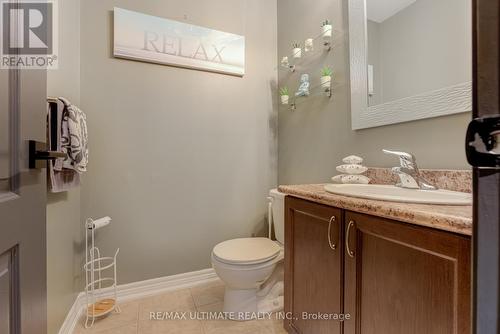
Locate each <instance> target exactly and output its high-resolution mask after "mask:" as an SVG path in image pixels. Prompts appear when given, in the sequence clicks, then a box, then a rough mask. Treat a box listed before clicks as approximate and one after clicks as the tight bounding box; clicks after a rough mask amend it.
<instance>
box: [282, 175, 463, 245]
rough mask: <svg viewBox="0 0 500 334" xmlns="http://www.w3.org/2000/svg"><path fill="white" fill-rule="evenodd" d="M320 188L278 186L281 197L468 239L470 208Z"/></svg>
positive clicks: (321, 185) (308, 185) (318, 186)
mask: <svg viewBox="0 0 500 334" xmlns="http://www.w3.org/2000/svg"><path fill="white" fill-rule="evenodd" d="M323 187H324V185H323V184H305V185H290V186H280V187H279V190H280V191H281V192H283V193H285V194H288V195H291V196H294V197H298V198H302V199H305V200H309V201H312V202H316V203H320V204H326V205H330V206H334V207H337V208H341V209H345V210H350V211H355V212H360V213H366V214H370V215H373V216H378V217H383V218H389V219H394V220H397V221H401V222H406V223H410V224H415V225H421V226H427V227H432V228H436V229H440V230H444V231H449V232H454V233H460V234H464V235H472V206H450V205H427V204H408V203H396V202H386V201H376V200H368V199H362V198H355V197H347V196H340V195H334V194H331V193H328V192H327V191H326V190H324V188H323Z"/></svg>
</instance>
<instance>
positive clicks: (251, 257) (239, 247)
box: [212, 189, 285, 320]
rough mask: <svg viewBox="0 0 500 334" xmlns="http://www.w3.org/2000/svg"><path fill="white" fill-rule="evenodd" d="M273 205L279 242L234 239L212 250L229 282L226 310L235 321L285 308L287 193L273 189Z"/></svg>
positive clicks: (220, 273)
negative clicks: (284, 266) (285, 216)
mask: <svg viewBox="0 0 500 334" xmlns="http://www.w3.org/2000/svg"><path fill="white" fill-rule="evenodd" d="M269 208H270V210H269V216H270V217H269V223H270V225H271V224H273V225H274V230H275V235H276V239H277V241H273V240H271V239H268V238H241V239H233V240H228V241H224V242H221V243H220V244H218V245H217V246H215V247H214V249H213V251H212V266H213V267H214V269H215V272H216V273H217V275H218V276H219V278H220V279H221V280H222V281H223V282H224V283H225V284H226V292H225V295H224V312H227V316H228V317H229V318H230V319H232V320H250V319H252V318H253V317H255V316H256V315H257V314H258V313H260V312H277V311H280V310H281V309H283V258H284V248H283V245H284V241H285V226H284V225H285V219H284V215H285V194H282V193H280V192H279V191H277V190H276V189H273V190H271V191H270V192H269ZM269 230H271V228H270V229H269Z"/></svg>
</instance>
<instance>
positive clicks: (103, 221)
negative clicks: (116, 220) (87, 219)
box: [89, 216, 111, 230]
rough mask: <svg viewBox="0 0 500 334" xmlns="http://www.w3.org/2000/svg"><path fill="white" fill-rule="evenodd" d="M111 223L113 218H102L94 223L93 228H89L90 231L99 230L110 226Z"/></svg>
mask: <svg viewBox="0 0 500 334" xmlns="http://www.w3.org/2000/svg"><path fill="white" fill-rule="evenodd" d="M109 223H111V217H108V216H106V217H102V218H99V219H97V220H94V221H92V224H91V226H89V227H90V228H89V229H94V230H98V229H100V228H101V227H104V226H106V225H109Z"/></svg>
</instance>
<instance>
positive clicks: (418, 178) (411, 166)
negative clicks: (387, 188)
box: [382, 150, 437, 190]
mask: <svg viewBox="0 0 500 334" xmlns="http://www.w3.org/2000/svg"><path fill="white" fill-rule="evenodd" d="M382 151H383V152H384V153H386V154H392V155H396V156H397V157H399V163H400V165H401V166H400V167H394V168H392V171H393V172H394V173H395V174H397V176H398V177H399V179H400V181H401V182H400V183H398V184H396V186H398V187H401V188H409V189H421V190H436V189H437V188H436V187H435V186H434V185H432V184H431V183H430V182H429V181H427V180H426V179H424V178H423V176H422V175H421V174H420V171H419V170H418V167H417V161H416V159H415V156H414V155H413V154H411V153H406V152H398V151H389V150H382Z"/></svg>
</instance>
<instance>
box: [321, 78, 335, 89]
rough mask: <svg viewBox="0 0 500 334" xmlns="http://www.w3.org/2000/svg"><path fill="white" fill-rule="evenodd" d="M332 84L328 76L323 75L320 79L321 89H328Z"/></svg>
mask: <svg viewBox="0 0 500 334" xmlns="http://www.w3.org/2000/svg"><path fill="white" fill-rule="evenodd" d="M331 83H332V77H331V76H330V75H327V76H326V75H325V76H322V77H321V87H323V88H325V89H330V87H331Z"/></svg>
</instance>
